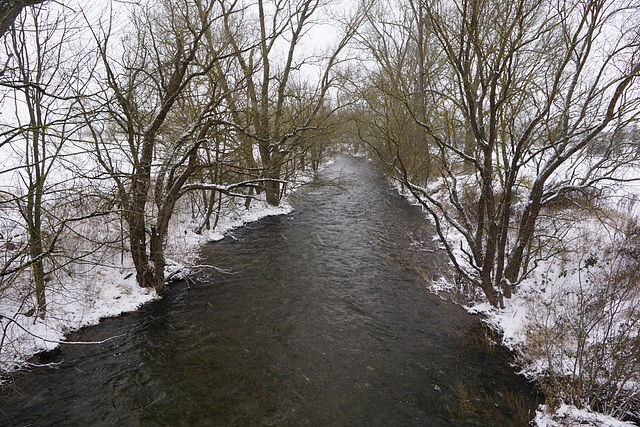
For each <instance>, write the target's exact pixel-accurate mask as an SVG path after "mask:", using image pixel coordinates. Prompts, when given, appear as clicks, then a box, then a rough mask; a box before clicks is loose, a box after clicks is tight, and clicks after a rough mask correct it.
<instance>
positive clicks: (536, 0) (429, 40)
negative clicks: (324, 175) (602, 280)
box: [362, 0, 640, 306]
mask: <svg viewBox="0 0 640 427" xmlns="http://www.w3.org/2000/svg"><path fill="white" fill-rule="evenodd" d="M410 3H411V6H412V10H414V11H415V10H421V11H422V14H420V15H418V19H414V20H413V21H410V20H405V21H403V22H395V23H391V24H389V21H388V20H386V21H385V20H380V19H377V18H376V17H375V16H372V17H371V19H370V21H369V24H370V27H369V28H371V29H372V31H374V32H377V33H379V34H385V32H387V33H388V32H391V34H395V35H396V36H400V37H405V38H404V39H402V40H408V39H407V38H406V37H407V36H406V35H403V32H405V33H410V34H417V32H418V31H417V29H418V28H417V27H416V25H418V23H419V25H420V26H421V27H420V28H421V31H422V33H421V34H422V37H423V40H424V41H423V43H424V46H423V48H424V49H428V54H427V57H429V58H430V60H429V64H428V65H427V66H426V68H425V69H424V70H425V71H424V74H423V75H421V76H420V78H422V79H424V80H423V81H421V82H419V83H420V84H418V85H414V84H412V83H411V82H413V81H415V80H413V79H405V80H399V79H402V78H403V77H404V76H406V75H404V74H403V73H405V71H404V70H403V69H402V68H400V67H397V65H398V64H399V62H397V59H398V58H406V57H408V56H410V55H412V52H415V49H416V47H413V46H415V44H411V43H410V42H407V43H406V45H402V43H401V41H400V40H398V39H395V40H394V41H393V43H391V42H389V39H388V38H387V39H386V40H385V42H384V43H380V44H378V45H374V44H370V43H369V45H368V46H367V49H368V51H369V52H370V54H371V57H372V58H373V59H374V63H376V65H375V66H374V76H375V77H374V78H371V79H370V81H375V82H378V83H379V84H378V86H377V87H376V86H373V87H372V86H371V85H365V86H366V87H367V88H368V89H367V90H368V91H369V93H368V94H367V96H366V97H365V98H364V99H365V100H368V102H369V103H373V104H375V105H377V106H381V105H382V104H381V102H384V103H386V104H387V107H384V108H383V107H379V108H378V111H377V112H372V111H374V110H371V109H369V114H370V117H371V118H372V119H371V120H370V121H369V125H368V126H365V124H363V126H362V128H363V129H365V128H366V129H367V130H366V132H365V131H363V133H362V134H363V136H365V138H368V140H369V142H371V143H372V145H373V146H374V147H375V148H376V150H377V151H378V152H382V151H385V152H386V153H387V155H385V156H383V157H384V158H385V159H386V160H387V163H388V166H389V168H390V170H392V171H393V174H394V176H395V177H396V178H397V179H399V180H400V181H401V182H402V183H403V184H404V185H405V186H406V187H407V188H408V189H409V190H410V191H411V192H412V193H413V195H414V196H415V197H416V198H417V199H418V200H419V201H420V202H421V204H422V205H423V206H424V207H425V209H427V210H428V211H429V212H430V213H431V215H432V217H433V219H434V221H435V223H436V228H437V231H438V234H439V236H440V238H441V241H442V242H443V244H444V247H445V249H446V251H447V253H448V254H449V256H450V259H451V261H452V262H453V264H454V266H455V269H456V271H457V273H458V274H459V275H461V276H462V277H463V278H464V279H465V280H466V281H468V282H470V283H472V284H474V285H476V286H478V287H480V288H481V289H482V290H483V291H484V293H485V295H486V296H487V298H488V300H489V302H491V304H493V305H494V306H500V305H502V303H503V302H502V301H503V298H504V297H506V298H509V297H510V296H511V293H512V291H513V289H514V288H515V287H516V286H517V285H518V283H519V282H520V281H521V280H522V279H523V278H525V277H526V276H527V275H528V274H529V273H530V272H531V270H532V269H533V268H535V266H536V264H537V262H538V261H539V260H540V259H542V258H543V257H544V256H545V253H544V251H543V250H540V248H542V247H543V246H544V245H545V241H549V236H547V237H545V238H544V239H542V238H541V237H542V234H544V233H543V232H542V231H541V230H540V229H539V228H538V225H539V219H540V215H541V212H543V209H545V208H547V207H550V206H553V204H554V203H558V202H560V201H566V200H571V198H575V197H578V196H580V197H585V198H588V197H593V196H594V195H596V194H597V192H598V191H599V189H601V187H602V185H604V184H605V183H606V182H607V180H608V179H610V177H612V176H613V175H614V174H615V172H616V171H618V170H619V169H621V168H622V167H623V166H624V165H626V164H629V163H630V162H632V161H635V160H636V159H637V147H634V146H633V144H632V143H631V138H629V137H628V131H629V129H630V128H631V125H632V124H633V123H635V122H637V119H638V107H639V103H640V101H639V100H640V97H639V96H638V95H639V93H638V84H637V83H638V75H639V73H640V34H639V31H638V26H637V19H638V17H639V16H640V9H639V6H638V4H637V3H635V2H629V1H609V0H607V1H605V0H597V1H596V0H577V1H559V2H555V1H548V0H519V1H516V2H506V1H502V0H457V1H453V2H450V1H429V2H427V1H421V2H420V5H419V7H416V5H415V2H410ZM407 8H408V6H407ZM408 23H410V24H411V25H413V27H410V26H409V27H408ZM391 27H392V29H391V30H390V29H389V28H391ZM414 39H415V37H414ZM388 58H395V59H396V62H393V61H391V62H390V61H388V60H387V59H388ZM390 65H391V66H390ZM394 65H395V68H394ZM389 71H393V73H390V72H389ZM394 73H395V74H394ZM398 81H403V82H404V83H405V85H406V86H405V87H403V86H402V85H399V84H397V82H398ZM417 89H420V90H424V93H419V94H417V95H416V91H417ZM422 100H424V105H422V104H420V102H422ZM389 106H390V107H391V108H388V107H389ZM403 115H404V116H410V117H411V121H413V122H414V123H416V124H417V125H419V126H420V127H421V128H422V129H423V130H424V132H425V133H426V134H427V138H426V140H425V142H424V143H423V144H424V145H423V147H422V149H423V150H428V156H430V158H431V166H428V163H427V158H429V157H427V156H425V157H424V160H423V165H424V167H423V168H422V169H420V167H419V166H418V167H416V159H415V158H412V157H411V153H412V151H410V150H407V148H406V145H405V144H403V143H401V139H399V138H398V137H397V135H399V134H396V136H393V135H390V134H389V133H388V132H385V134H386V136H384V137H383V135H382V134H381V133H380V131H379V129H380V126H372V124H378V125H379V124H380V123H382V122H383V120H388V119H389V117H393V118H394V120H395V121H396V123H400V124H402V127H404V128H406V127H407V126H408V123H409V121H408V120H407V119H401V120H397V118H398V117H401V116H403ZM376 129H377V130H376ZM387 129H388V127H384V130H385V131H386V130H387ZM376 135H378V136H376ZM390 136H391V137H390ZM413 152H415V149H414V151H413ZM424 168H430V169H429V170H426V171H425V169H424ZM425 176H428V177H430V179H431V180H433V179H435V178H437V179H438V180H439V182H440V184H441V188H442V190H443V191H444V197H436V196H435V195H434V192H433V190H431V189H429V188H427V186H426V185H425V184H424V177H425ZM476 190H477V191H476ZM443 200H447V203H443ZM449 227H450V228H453V229H455V230H456V231H457V232H458V233H459V234H460V235H461V236H462V238H463V240H464V245H463V246H461V249H462V251H463V257H462V258H463V260H462V262H461V259H460V258H459V257H458V256H457V255H456V251H457V250H458V248H457V244H455V243H454V242H452V241H451V240H449V239H448V238H447V231H446V229H447V228H449ZM552 237H553V236H552ZM551 240H553V239H551Z"/></svg>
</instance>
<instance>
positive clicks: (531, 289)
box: [0, 0, 640, 425]
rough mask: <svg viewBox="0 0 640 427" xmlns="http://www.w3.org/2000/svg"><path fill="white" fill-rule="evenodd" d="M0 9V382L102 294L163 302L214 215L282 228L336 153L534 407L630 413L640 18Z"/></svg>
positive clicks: (216, 222) (540, 9)
mask: <svg viewBox="0 0 640 427" xmlns="http://www.w3.org/2000/svg"><path fill="white" fill-rule="evenodd" d="M0 18H1V21H0V34H1V35H0V37H1V42H2V45H1V46H0V105H1V110H0V113H1V119H0V258H1V261H0V326H1V328H2V331H1V336H0V363H1V364H2V369H3V370H4V371H11V370H13V369H16V368H20V367H23V366H25V364H26V363H27V362H26V360H27V358H28V357H29V356H30V355H31V354H33V353H34V352H36V351H39V350H43V349H48V348H49V347H51V346H55V345H56V344H57V342H59V341H61V340H63V337H64V333H65V332H67V331H69V330H72V329H76V328H78V327H81V326H84V325H85V324H88V323H91V322H95V321H96V320H97V319H98V318H99V317H100V313H101V310H102V309H101V307H100V306H101V304H104V301H103V299H101V297H100V296H99V295H100V293H101V289H100V287H101V286H107V282H112V283H111V285H109V286H114V283H115V284H116V285H117V286H119V287H120V290H121V291H122V292H123V294H122V295H123V298H122V300H121V301H120V302H119V303H120V305H121V306H122V310H131V309H135V307H136V306H137V305H138V304H140V303H141V302H144V301H148V300H150V299H152V298H157V297H159V296H161V295H162V294H163V292H165V290H166V288H167V286H170V283H171V282H172V281H173V280H176V279H181V278H184V277H187V276H188V275H189V272H190V269H191V268H193V263H194V262H196V261H197V259H196V257H195V255H194V252H195V249H194V246H193V245H194V244H202V243H203V242H207V241H210V240H213V239H214V238H215V237H214V236H215V235H216V233H217V232H218V231H217V230H219V229H220V228H221V227H223V228H224V226H226V225H225V224H221V222H224V221H225V220H226V219H225V218H228V217H233V216H234V215H236V216H237V217H240V216H242V215H243V212H245V213H246V212H249V211H250V210H251V209H263V210H266V211H269V212H274V213H276V212H277V213H282V212H285V211H287V209H288V207H287V203H286V199H287V197H288V195H289V194H290V193H291V191H293V190H294V189H295V188H297V187H298V186H299V185H300V184H301V183H302V182H305V181H306V180H309V179H312V177H313V175H314V174H315V173H317V172H318V170H319V169H320V168H321V167H322V164H323V163H324V162H326V161H327V160H328V159H329V158H330V156H331V154H332V153H335V152H337V151H345V152H351V153H361V154H362V153H364V155H366V156H367V157H368V158H370V159H372V160H374V161H376V162H377V164H379V165H380V168H381V169H382V170H383V172H384V173H385V174H386V175H387V176H388V178H389V180H390V181H391V182H392V183H394V185H396V186H397V188H398V191H400V192H401V193H402V194H403V195H404V196H405V197H407V198H408V199H410V200H411V201H412V202H413V203H414V204H417V205H419V206H421V208H422V209H423V210H424V212H425V215H426V216H427V217H428V218H429V220H430V221H431V222H432V223H433V225H434V227H435V231H436V235H437V236H436V237H437V239H438V241H439V242H440V245H441V246H442V248H443V250H444V252H445V253H446V255H447V258H448V261H449V274H448V276H447V278H446V279H442V280H441V281H440V282H438V283H428V285H429V286H430V287H431V288H434V289H435V288H437V289H441V290H442V292H445V293H448V294H456V295H458V297H461V298H462V299H463V304H464V305H465V306H469V307H471V310H472V311H473V310H475V312H482V313H484V314H486V315H488V316H489V319H491V320H489V323H491V324H492V325H493V326H494V327H495V328H496V329H498V330H500V331H501V332H502V333H503V334H504V341H505V344H506V345H508V346H509V347H510V349H511V350H512V351H513V352H514V354H515V355H516V359H517V362H518V364H519V366H520V367H521V369H522V372H523V374H525V375H527V376H529V377H531V378H532V379H535V380H536V381H537V383H538V386H539V388H540V389H541V390H542V392H543V393H544V395H545V398H546V406H545V408H546V410H547V411H548V412H549V413H550V414H553V413H554V412H555V411H556V410H557V409H558V408H563V407H564V406H563V405H573V406H575V407H576V408H578V409H583V408H587V409H588V410H593V411H595V412H598V413H602V414H604V415H607V416H612V417H615V418H618V419H635V420H636V421H637V420H638V419H640V382H639V381H640V378H639V377H638V373H639V372H640V335H639V334H640V287H639V286H638V279H639V278H640V252H639V251H638V247H639V244H640V224H639V222H638V219H639V217H638V214H639V211H638V206H637V204H638V198H639V196H640V186H638V181H639V180H640V169H639V168H638V161H639V160H640V159H639V157H640V149H639V146H638V143H639V140H640V133H639V130H638V120H639V113H640V109H639V107H640V85H639V79H638V77H639V75H640V25H639V24H638V22H639V18H640V5H639V4H638V3H637V2H635V1H633V0H517V1H515V2H514V1H506V0H394V1H392V2H383V1H378V0H343V1H341V2H332V1H323V0H246V1H245V0H231V1H229V0H139V1H133V2H125V1H117V0H113V1H101V2H91V1H82V0H78V1H77V2H64V4H62V3H58V2H54V1H46V0H45V1H37V0H8V1H3V2H2V5H1V6H0ZM225 215H226V216H225ZM194 242H195V243H194ZM198 242H199V243H198ZM116 282H117V283H116ZM104 295H109V298H114V297H113V296H112V295H111V294H108V293H107V292H106V291H105V293H104ZM124 295H128V297H130V298H129V300H128V301H130V304H131V305H130V306H128V305H127V303H126V302H125V300H126V299H127V298H126V297H124ZM105 298H106V297H105ZM117 299H120V296H118V297H117ZM116 305H117V304H116ZM89 312H91V313H92V314H88V313H89ZM103 315H104V314H103ZM74 316H75V317H74ZM67 318H74V319H75V320H73V321H69V320H65V319H67ZM513 319H516V320H513ZM52 330H54V331H55V332H51V331H52ZM47 331H49V332H47ZM47 333H49V334H52V335H51V338H50V339H48V340H44V341H43V340H42V339H40V340H39V339H38V337H40V338H42V337H43V336H44V335H46V334H47ZM43 334H44V335H43ZM29 346H31V347H29ZM25 348H27V349H28V350H25ZM564 408H565V409H566V407H564ZM540 425H542V424H540ZM551 425H553V424H551Z"/></svg>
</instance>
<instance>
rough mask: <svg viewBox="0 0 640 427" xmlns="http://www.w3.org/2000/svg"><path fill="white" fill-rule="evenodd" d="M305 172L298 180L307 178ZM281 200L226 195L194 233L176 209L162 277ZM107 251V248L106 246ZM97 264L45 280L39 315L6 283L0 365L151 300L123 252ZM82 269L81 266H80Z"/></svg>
mask: <svg viewBox="0 0 640 427" xmlns="http://www.w3.org/2000/svg"><path fill="white" fill-rule="evenodd" d="M309 179H310V177H305V178H304V179H302V180H301V181H300V182H298V183H297V185H300V184H301V183H302V182H304V181H308V180H309ZM291 209H292V208H291V206H290V205H288V204H287V203H286V202H284V203H282V204H281V206H279V207H274V206H270V205H268V204H267V203H266V201H264V200H254V201H253V202H252V203H251V206H250V208H249V209H246V208H245V206H244V200H228V201H227V203H225V204H224V207H223V209H222V211H221V212H220V215H219V218H218V221H217V224H216V227H215V228H212V229H210V230H203V232H202V233H201V234H196V233H195V232H194V230H195V229H197V226H198V224H197V223H198V221H199V220H200V218H192V215H191V213H190V212H189V211H188V210H187V209H184V207H183V209H179V210H178V211H177V212H176V214H175V215H174V218H173V219H172V223H171V232H170V235H169V239H168V242H167V249H166V256H167V264H168V265H169V267H168V270H169V271H167V277H169V276H170V275H172V274H173V275H174V277H175V275H176V274H177V275H183V274H185V273H186V272H188V268H189V266H190V265H193V263H194V262H195V261H196V260H197V258H198V256H199V248H200V247H201V246H202V245H204V244H206V243H208V242H211V241H216V240H220V239H222V238H224V237H225V235H226V234H228V233H229V232H230V231H231V230H233V229H234V228H237V227H240V226H242V225H244V224H246V223H249V222H253V221H257V220H259V219H260V218H263V217H265V216H269V215H282V214H286V213H289V212H290V211H291ZM103 225H104V226H106V227H115V226H116V225H117V221H115V222H114V223H110V222H108V221H105V222H104V224H103ZM105 250H106V249H105ZM106 252H110V253H109V254H107V255H105V254H102V255H101V261H100V262H99V263H92V265H90V266H89V265H87V266H85V268H78V267H77V266H76V267H75V268H71V267H69V268H67V269H66V270H65V271H66V272H67V273H65V274H60V275H57V276H56V277H55V278H54V280H52V281H51V282H49V283H48V285H47V290H46V292H47V315H46V317H45V319H44V320H42V319H40V318H39V317H36V316H34V313H33V310H29V308H28V305H29V303H28V302H27V301H30V299H31V297H30V296H29V292H30V291H29V290H28V287H26V288H25V287H20V286H15V287H9V288H7V289H5V290H4V292H3V295H2V299H1V300H0V315H1V316H2V318H1V319H0V320H1V327H2V328H3V331H2V332H3V334H2V336H3V339H2V343H1V344H2V345H1V346H0V350H1V351H0V370H1V371H4V372H10V371H12V370H16V369H20V368H25V367H28V366H29V363H28V361H27V360H28V359H29V358H30V357H31V356H32V355H34V354H36V353H38V352H41V351H48V350H52V349H54V348H55V347H57V346H58V345H59V343H60V342H63V341H65V334H67V333H69V332H71V331H73V330H76V329H79V328H82V327H85V326H89V325H93V324H96V323H98V322H99V321H100V319H102V318H105V317H112V316H117V315H119V314H121V313H124V312H128V311H133V310H136V309H137V308H138V307H140V306H141V305H142V304H144V303H146V302H149V301H151V300H153V299H156V298H157V297H158V296H157V295H156V293H155V292H154V291H152V290H149V289H145V288H140V287H139V286H138V284H137V283H136V280H135V274H134V269H133V266H132V264H131V262H130V261H129V259H128V257H127V254H126V253H124V252H122V253H117V252H114V251H109V250H106ZM79 270H82V271H79Z"/></svg>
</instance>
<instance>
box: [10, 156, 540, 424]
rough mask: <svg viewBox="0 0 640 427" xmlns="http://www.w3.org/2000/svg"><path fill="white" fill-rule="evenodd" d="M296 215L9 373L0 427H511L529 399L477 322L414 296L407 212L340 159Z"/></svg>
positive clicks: (433, 267)
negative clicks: (28, 367) (39, 361)
mask: <svg viewBox="0 0 640 427" xmlns="http://www.w3.org/2000/svg"><path fill="white" fill-rule="evenodd" d="M292 203H293V205H294V207H295V211H294V212H293V213H292V214H290V215H286V216H277V217H269V218H265V219H263V220H261V221H259V222H257V223H254V224H251V225H249V226H246V227H244V228H242V229H239V230H236V231H235V232H234V233H233V236H230V237H227V238H226V239H224V240H222V241H220V242H217V243H214V244H210V245H208V246H207V247H205V248H204V250H203V252H202V263H203V264H211V265H215V266H216V267H217V269H206V270H203V271H202V273H201V274H200V275H199V276H198V278H197V280H196V281H195V282H194V283H191V285H187V284H186V283H177V284H174V285H173V286H172V288H171V290H170V291H169V293H168V295H167V296H166V297H165V298H164V299H162V300H160V301H157V302H153V303H151V304H148V305H147V306H145V307H144V308H142V309H141V310H140V311H138V312H136V313H131V314H128V315H124V316H120V317H118V318H113V319H106V320H104V321H103V322H101V323H100V324H99V325H98V326H95V327H91V328H87V329H85V330H82V331H80V332H78V333H76V334H74V335H73V336H72V337H70V339H72V340H74V341H77V340H99V339H104V338H106V337H109V336H115V335H119V334H125V335H124V336H123V337H122V338H118V339H115V340H113V341H111V342H110V343H107V344H103V345H100V346H82V347H80V346H69V345H66V346H63V347H62V349H61V351H60V352H59V353H58V354H56V355H54V356H52V357H51V358H50V359H51V360H47V361H53V362H58V363H59V365H58V366H57V367H55V368H42V369H38V370H36V371H35V372H29V373H22V374H18V375H16V377H15V381H14V383H13V385H12V386H11V387H10V388H5V390H3V393H2V398H1V399H0V409H1V410H2V411H1V413H0V424H7V425H77V426H95V425H118V426H126V425H171V426H173V425H239V426H245V425H296V426H297V425H306V424H308V425H318V426H394V425H397V426H407V425H422V426H438V425H443V426H445V425H488V426H489V425H519V424H520V425H522V424H524V423H526V420H527V418H528V419H531V417H532V416H533V415H532V412H531V411H532V410H533V408H535V404H536V402H535V395H534V393H533V391H532V388H531V386H530V385H529V384H528V383H527V382H526V381H525V380H524V379H523V378H520V377H518V376H517V375H515V374H514V373H513V368H512V367H511V366H510V365H509V361H510V359H509V354H508V353H507V352H506V350H504V349H502V348H500V347H496V346H492V345H490V344H489V343H488V341H487V339H485V335H486V331H485V329H484V328H483V327H482V326H481V323H480V321H479V320H478V319H477V318H475V317H473V316H470V315H468V314H467V313H466V312H464V310H462V309H461V308H460V307H458V306H456V305H453V304H451V303H448V302H446V301H443V300H441V299H440V298H439V297H437V296H434V295H432V294H430V293H429V292H428V291H427V285H426V284H427V282H428V280H429V278H434V277H437V276H438V275H439V274H440V273H441V272H440V270H439V269H440V268H442V266H443V265H446V262H444V260H443V258H442V255H441V254H439V252H438V251H437V245H436V243H434V242H432V238H431V236H432V234H433V230H432V229H431V228H430V226H429V224H428V223H427V222H426V221H425V219H424V214H423V213H422V212H421V211H420V209H419V208H417V207H414V206H410V205H409V204H408V203H407V202H406V201H405V200H404V199H402V198H401V197H399V196H398V195H397V194H396V193H395V192H394V191H393V190H392V189H390V188H389V187H388V185H387V184H386V182H385V180H384V178H382V176H381V175H380V174H379V173H378V172H377V171H376V170H375V168H374V166H373V165H372V164H371V163H368V162H366V161H364V160H361V159H355V158H352V157H347V156H340V157H338V158H337V160H336V162H335V163H334V164H333V165H332V166H331V167H329V168H328V169H327V170H326V171H325V172H324V173H322V175H321V180H320V181H319V182H317V183H316V185H311V186H309V187H307V188H306V189H304V190H302V191H301V192H299V193H298V194H297V195H296V196H295V198H294V199H293V200H292Z"/></svg>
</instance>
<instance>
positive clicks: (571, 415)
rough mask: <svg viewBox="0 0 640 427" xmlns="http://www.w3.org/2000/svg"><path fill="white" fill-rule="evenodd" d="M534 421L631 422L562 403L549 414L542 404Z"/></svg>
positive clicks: (603, 425)
mask: <svg viewBox="0 0 640 427" xmlns="http://www.w3.org/2000/svg"><path fill="white" fill-rule="evenodd" d="M534 421H535V423H536V425H537V426H538V427H579V426H599V427H632V426H635V424H633V423H626V422H624V421H620V420H617V419H615V418H612V417H608V416H606V415H602V414H599V413H597V412H593V411H589V410H586V409H577V408H576V407H575V406H570V405H562V406H561V407H560V408H559V409H558V410H557V411H556V412H555V413H554V414H549V411H548V408H547V407H546V406H544V405H543V407H542V408H541V410H539V411H538V412H537V413H536V418H535V420H534Z"/></svg>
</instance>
